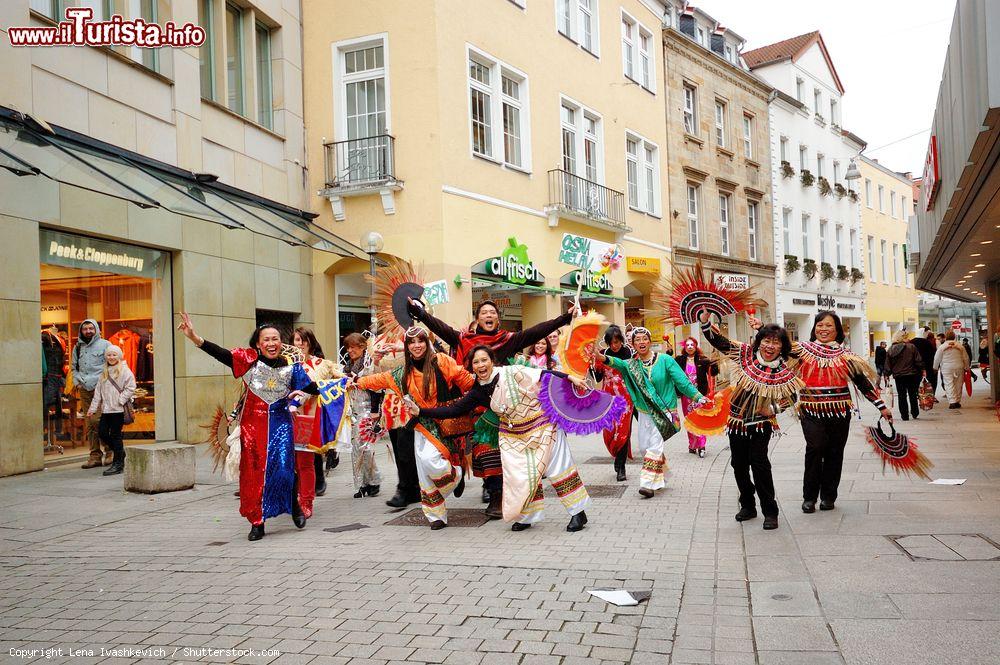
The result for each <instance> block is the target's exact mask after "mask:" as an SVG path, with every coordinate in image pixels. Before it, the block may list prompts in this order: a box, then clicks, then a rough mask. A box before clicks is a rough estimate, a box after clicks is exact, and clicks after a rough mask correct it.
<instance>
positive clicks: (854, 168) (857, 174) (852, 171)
mask: <svg viewBox="0 0 1000 665" xmlns="http://www.w3.org/2000/svg"><path fill="white" fill-rule="evenodd" d="M844 180H861V171H859V170H858V165H857V163H856V162H855V161H854V158H853V157H851V163H850V164H849V165H848V166H847V173H845V174H844Z"/></svg>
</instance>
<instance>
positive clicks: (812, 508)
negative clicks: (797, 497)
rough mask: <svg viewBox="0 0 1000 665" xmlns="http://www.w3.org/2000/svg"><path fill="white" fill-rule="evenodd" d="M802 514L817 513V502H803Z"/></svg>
mask: <svg viewBox="0 0 1000 665" xmlns="http://www.w3.org/2000/svg"><path fill="white" fill-rule="evenodd" d="M802 512H804V513H815V512H816V502H815V501H803V502H802Z"/></svg>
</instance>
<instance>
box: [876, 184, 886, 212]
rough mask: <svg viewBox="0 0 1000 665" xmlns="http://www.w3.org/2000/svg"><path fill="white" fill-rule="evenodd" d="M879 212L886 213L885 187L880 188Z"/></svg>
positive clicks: (880, 186)
mask: <svg viewBox="0 0 1000 665" xmlns="http://www.w3.org/2000/svg"><path fill="white" fill-rule="evenodd" d="M878 211H879V212H885V187H883V186H882V185H879V186H878Z"/></svg>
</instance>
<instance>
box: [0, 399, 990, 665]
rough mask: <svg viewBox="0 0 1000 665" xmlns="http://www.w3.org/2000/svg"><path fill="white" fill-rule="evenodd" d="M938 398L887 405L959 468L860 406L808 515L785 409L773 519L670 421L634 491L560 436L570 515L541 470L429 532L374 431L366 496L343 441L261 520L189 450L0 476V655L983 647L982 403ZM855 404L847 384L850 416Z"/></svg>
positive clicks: (739, 662) (386, 658)
mask: <svg viewBox="0 0 1000 665" xmlns="http://www.w3.org/2000/svg"><path fill="white" fill-rule="evenodd" d="M944 406H945V405H938V407H936V408H935V409H934V410H933V411H932V412H930V413H926V414H924V415H923V416H922V417H921V418H920V420H919V421H917V422H910V423H905V424H902V423H901V424H902V425H903V427H902V429H903V431H904V432H906V433H908V434H911V435H913V436H914V437H915V438H916V439H917V441H918V442H919V444H920V446H921V449H922V450H923V451H924V452H926V454H927V455H928V456H929V457H930V458H931V460H932V461H933V462H934V463H935V468H934V469H933V470H932V475H933V477H935V478H966V479H967V481H966V482H965V484H963V485H958V486H938V485H930V484H928V483H927V482H926V481H922V480H910V479H907V478H900V477H897V476H896V475H895V474H894V473H892V472H891V471H889V472H888V473H887V474H883V472H882V469H881V464H880V462H878V461H877V460H876V459H874V458H873V455H872V453H871V452H870V450H869V448H868V445H867V444H866V443H865V441H864V437H863V433H862V428H861V423H860V422H857V421H855V423H854V425H853V427H852V434H851V438H850V441H849V443H848V448H847V453H846V457H845V463H844V477H843V481H842V483H841V495H840V499H839V501H838V502H837V508H836V510H834V511H832V512H818V511H817V512H816V513H815V514H812V515H805V514H803V513H802V512H801V510H800V508H799V504H800V501H801V476H802V455H803V445H804V444H803V439H802V436H801V432H800V431H799V429H798V425H797V423H795V422H794V421H793V420H789V419H787V417H786V420H784V421H783V424H784V426H785V428H786V433H785V435H784V436H782V437H781V438H780V439H778V440H777V441H776V442H773V444H772V452H771V459H772V462H773V465H774V470H775V480H776V486H777V491H778V497H779V500H780V504H781V510H782V513H781V519H780V528H779V529H778V530H777V531H769V532H765V531H763V530H762V529H761V519H760V518H758V519H756V520H752V521H749V522H745V523H743V524H742V525H741V524H739V523H737V522H735V521H734V520H733V515H734V514H735V513H736V511H737V509H738V506H737V502H736V491H735V483H734V481H733V479H732V473H731V470H730V468H729V450H728V447H727V445H726V442H725V439H723V438H722V437H716V438H714V439H711V440H710V441H709V445H708V454H707V456H706V458H705V459H698V458H697V457H695V456H693V455H688V454H687V452H686V446H685V443H686V441H685V439H686V437H685V436H684V435H683V434H679V435H678V436H676V437H674V438H673V439H672V440H671V441H669V442H668V444H667V454H668V458H669V464H670V473H669V477H668V481H667V489H666V490H665V491H664V492H661V493H660V494H659V495H658V496H656V497H655V498H653V499H651V500H643V499H641V498H640V497H639V496H638V494H637V492H636V486H637V481H638V469H639V467H638V465H636V464H630V465H629V467H628V468H629V483H628V488H627V491H625V492H624V494H623V495H621V496H618V491H617V490H616V488H615V486H616V483H615V482H614V473H613V469H612V465H611V460H610V458H609V457H608V456H607V453H606V451H605V450H604V448H603V445H602V443H601V442H600V440H599V439H598V438H597V437H590V438H587V439H574V440H571V444H572V446H573V449H574V454H575V456H576V459H577V462H578V463H579V464H580V468H581V475H582V476H583V478H584V480H585V482H586V483H587V484H588V486H589V487H590V489H591V491H592V494H593V495H594V498H593V500H592V503H591V506H590V508H589V509H588V511H587V513H588V515H589V517H590V523H589V525H588V526H587V528H586V529H585V530H584V531H582V532H580V533H576V534H571V533H567V532H566V531H565V525H566V522H567V517H566V515H565V511H563V509H562V507H561V505H560V504H559V503H558V502H557V501H556V500H555V497H554V495H552V496H551V500H549V501H547V503H548V510H547V513H546V519H545V521H544V522H543V523H542V524H541V525H538V526H536V527H534V528H532V529H529V530H527V531H525V532H522V533H512V532H511V531H510V529H509V527H508V526H506V525H504V524H502V523H500V522H487V523H484V524H483V523H480V522H481V520H472V524H473V525H472V526H469V527H462V526H458V524H457V522H458V515H457V514H453V516H452V519H453V521H454V522H455V524H453V526H452V527H450V528H447V529H445V530H443V531H437V532H432V531H430V529H428V528H427V527H426V526H425V525H423V523H422V519H421V520H408V519H403V520H400V521H402V522H412V523H415V524H417V525H418V526H406V525H400V526H395V525H388V524H387V523H388V522H390V521H391V520H394V519H396V518H400V517H404V518H406V517H408V514H407V513H405V512H403V513H398V514H396V513H393V512H391V510H390V509H388V508H387V507H386V506H385V504H384V500H385V499H387V498H388V497H389V496H390V495H391V486H392V484H393V480H394V472H393V471H392V467H391V464H390V463H389V461H388V459H387V457H386V453H385V452H384V451H383V452H380V453H379V465H380V467H381V468H382V470H383V473H384V474H385V475H386V477H387V479H386V481H385V484H384V485H383V486H382V494H380V495H379V496H378V497H376V498H365V499H354V498H352V497H351V494H352V491H353V490H352V488H351V487H350V486H349V485H350V474H349V470H348V469H347V468H345V467H346V466H347V464H346V463H345V464H342V466H341V467H340V468H338V469H337V470H336V471H334V473H333V475H331V476H330V481H331V488H330V491H329V492H328V493H327V495H326V496H325V497H323V498H320V499H318V500H317V504H316V515H315V517H314V518H313V519H311V520H310V521H309V523H308V526H307V527H306V529H305V530H304V531H298V530H296V529H295V528H294V526H293V525H292V522H291V519H290V518H289V517H288V516H283V517H281V518H277V519H274V520H271V521H269V522H268V523H267V537H266V538H264V539H263V540H262V541H260V542H257V543H249V542H247V540H246V532H247V530H248V525H247V522H246V521H245V520H244V519H242V518H241V517H240V516H239V514H238V512H237V500H236V499H235V498H234V497H233V491H234V489H235V485H234V484H225V483H224V482H223V481H222V479H221V476H218V475H212V474H211V473H210V470H211V465H210V462H209V460H208V459H207V458H206V457H205V456H204V454H203V453H200V454H199V484H198V485H197V486H196V487H195V489H193V490H191V491H187V492H179V493H174V494H160V495H155V496H144V495H137V494H127V493H124V492H122V490H121V487H122V477H121V476H115V477H109V478H104V477H102V476H101V474H100V469H94V470H81V469H80V468H79V465H78V464H74V465H66V466H62V467H55V468H52V469H49V470H47V471H44V472H38V473H33V474H29V475H25V476H17V477H9V478H3V479H0V505H3V507H4V520H3V522H2V525H0V534H2V541H0V643H2V652H0V653H2V655H0V658H3V660H4V661H5V662H24V663H26V662H31V661H33V662H72V663H74V664H76V665H82V664H83V663H97V662H105V663H127V662H141V663H146V662H178V661H179V662H194V661H199V660H200V661H205V662H229V661H235V662H240V663H302V664H304V663H310V664H311V665H325V664H340V663H343V664H345V665H346V664H351V665H362V664H376V663H378V664H381V663H398V662H407V663H449V664H456V665H457V664H464V663H489V664H493V663H496V664H506V663H510V664H514V663H519V664H521V665H535V664H538V665H542V664H550V663H551V664H552V665H556V664H561V665H585V664H594V665H597V664H599V663H604V664H608V665H610V664H612V663H635V664H637V665H638V664H643V663H657V664H667V663H674V664H677V665H680V664H682V663H717V664H719V665H755V664H759V665H835V664H838V663H850V664H854V663H858V664H862V663H863V664H877V663H892V664H893V665H900V664H906V665H910V664H924V663H961V664H963V665H972V664H983V665H993V664H995V663H997V662H1000V549H997V547H996V545H995V543H998V542H1000V509H998V499H1000V484H998V481H1000V423H998V422H997V419H996V417H995V415H994V412H993V410H992V408H991V407H990V405H989V404H988V400H987V398H986V391H985V389H984V388H983V387H981V386H977V394H976V396H975V397H973V398H972V399H970V400H967V402H966V405H965V408H963V409H962V410H961V411H949V410H948V409H947V408H943V407H944ZM873 414H874V410H873V409H871V408H870V407H868V406H867V405H866V406H865V407H864V416H865V419H866V421H869V422H870V421H871V419H872V418H873ZM594 458H597V459H596V460H595V459H594ZM479 490H480V483H479V481H478V480H475V481H472V482H471V483H470V484H469V488H468V489H467V491H466V494H465V496H463V497H462V498H461V499H449V502H448V503H449V506H450V507H451V508H452V509H453V510H455V509H459V510H470V511H479V510H481V509H482V504H481V503H480V497H479ZM547 491H548V492H549V493H550V494H551V489H548V490H547ZM412 508H416V506H414V507H412ZM456 513H457V511H456ZM477 516H478V515H475V514H474V515H473V517H477ZM351 526H354V527H360V528H349V527H351ZM344 527H348V528H344ZM602 586H610V587H621V588H627V589H647V590H651V592H652V596H651V597H650V598H649V600H647V601H643V602H642V603H641V604H639V605H638V606H634V607H617V606H614V605H611V604H609V603H606V602H604V601H602V600H600V599H597V598H594V597H592V596H590V595H589V594H588V593H587V591H586V590H587V589H591V588H594V587H602ZM45 649H52V650H53V651H49V652H45V651H43V650H45ZM60 649H61V651H59V650H60ZM70 650H73V653H72V654H71V653H70ZM113 650H116V651H113ZM91 653H92V654H93V655H89V654H91ZM60 654H61V655H60Z"/></svg>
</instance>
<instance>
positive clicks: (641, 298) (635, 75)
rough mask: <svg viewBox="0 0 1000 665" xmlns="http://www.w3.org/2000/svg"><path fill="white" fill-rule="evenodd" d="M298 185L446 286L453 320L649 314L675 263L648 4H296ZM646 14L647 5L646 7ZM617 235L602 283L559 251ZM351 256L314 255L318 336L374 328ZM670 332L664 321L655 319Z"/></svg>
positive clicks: (440, 310)
mask: <svg viewBox="0 0 1000 665" xmlns="http://www.w3.org/2000/svg"><path fill="white" fill-rule="evenodd" d="M303 7H304V26H305V32H304V73H305V86H304V87H305V109H306V126H307V127H308V128H309V134H308V138H307V153H308V155H309V164H308V165H309V185H310V189H311V191H312V193H313V199H312V202H311V203H312V205H311V207H312V209H313V210H315V211H318V212H320V218H319V219H318V220H317V223H319V224H321V225H322V226H324V227H325V228H327V229H329V230H331V231H334V232H335V233H337V235H339V236H341V237H344V238H346V239H349V240H351V241H354V242H357V241H358V240H359V239H360V238H361V237H362V236H363V235H365V234H367V233H369V232H372V231H375V232H377V233H378V234H380V235H381V236H382V238H383V239H384V247H383V248H382V249H381V252H380V256H383V257H389V256H395V257H401V258H404V259H409V260H412V261H414V263H415V264H420V265H422V270H423V275H422V276H423V277H424V278H425V281H426V282H432V281H438V280H444V282H445V283H446V285H447V289H448V296H447V297H448V302H447V303H446V304H442V305H438V306H436V307H435V314H437V315H438V316H440V317H441V318H443V319H445V320H447V321H449V322H450V323H452V324H453V325H456V326H461V325H464V324H466V323H468V322H469V321H470V320H471V317H472V308H473V306H474V303H475V302H477V301H479V300H482V299H484V298H486V297H489V298H492V299H494V300H497V301H499V302H500V304H501V308H502V309H503V312H502V316H503V318H504V320H505V326H506V327H508V328H510V329H517V328H521V327H527V326H529V325H532V324H534V323H538V322H540V321H542V320H544V319H547V318H550V317H553V316H556V315H557V314H559V313H561V312H563V311H565V308H566V306H567V304H568V301H567V298H568V297H571V295H572V294H573V292H575V289H576V283H577V280H578V279H583V280H584V282H585V288H584V289H583V299H584V304H585V306H587V307H592V308H595V309H597V310H599V311H600V312H602V313H603V314H605V315H606V316H608V318H610V319H613V320H615V321H617V322H618V323H624V322H626V320H628V321H631V322H633V323H646V324H647V325H649V324H651V323H653V322H652V321H647V320H646V319H644V318H643V315H642V313H641V309H642V308H643V307H644V306H647V305H648V294H649V290H650V287H651V284H652V283H653V282H654V281H655V280H657V279H659V278H660V276H661V275H665V274H666V273H667V271H668V270H669V267H668V266H669V264H668V258H669V256H670V254H669V249H668V248H669V247H670V245H671V242H670V225H669V222H668V221H667V219H666V218H665V209H666V208H667V201H668V198H667V192H666V191H665V190H666V178H665V177H663V176H664V174H662V172H661V171H662V169H664V168H665V165H666V161H665V153H666V125H665V123H664V108H665V102H664V99H665V97H664V96H665V95H666V90H665V89H664V85H663V82H662V81H663V72H664V62H663V49H662V38H661V31H660V25H661V16H662V15H663V7H662V5H661V4H660V3H658V2H648V1H640V0H617V1H615V2H610V1H608V0H600V1H598V0H591V1H589V2H581V1H578V0H574V1H573V2H554V3H553V2H545V3H541V2H523V1H521V2H518V1H517V0H504V1H500V0H495V1H489V2H477V3H475V11H471V10H470V9H469V7H470V5H469V4H467V3H465V2H460V1H458V0H427V1H423V2H410V1H407V0H384V1H383V2H378V3H368V4H367V5H366V7H365V10H364V11H358V10H357V7H356V3H354V2H351V1H350V0H306V1H305V2H304V5H303ZM654 10H655V11H654ZM567 233H568V234H573V235H576V236H579V237H583V238H587V239H590V240H593V241H597V242H598V243H620V244H621V245H622V246H623V247H624V249H625V254H626V257H627V260H626V262H624V263H623V265H622V267H621V268H620V269H619V270H617V271H615V272H612V273H611V274H610V276H609V277H608V278H606V279H601V278H598V277H595V276H594V275H592V274H590V275H588V274H583V275H582V276H581V275H580V274H578V273H577V272H576V271H575V270H574V268H573V267H571V266H570V265H567V264H565V263H563V262H561V261H560V250H561V247H562V243H563V238H564V234H567ZM368 269H369V266H368V264H367V263H365V262H363V261H358V260H356V259H343V260H335V259H331V258H330V257H325V256H320V255H319V254H318V253H317V255H316V256H315V258H314V265H313V275H314V277H313V294H314V303H315V307H316V313H317V314H316V327H317V333H318V334H319V335H320V339H321V340H323V341H324V343H329V341H330V340H333V339H341V338H342V337H343V336H344V335H345V334H347V333H348V332H351V331H354V330H359V329H362V328H365V327H367V325H368V321H369V319H368V316H367V311H368V310H367V307H366V305H365V298H366V297H367V295H368V292H369V286H368V285H367V284H366V283H365V282H364V281H363V279H362V276H363V274H364V273H366V272H368ZM660 330H662V324H661V326H660Z"/></svg>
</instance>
